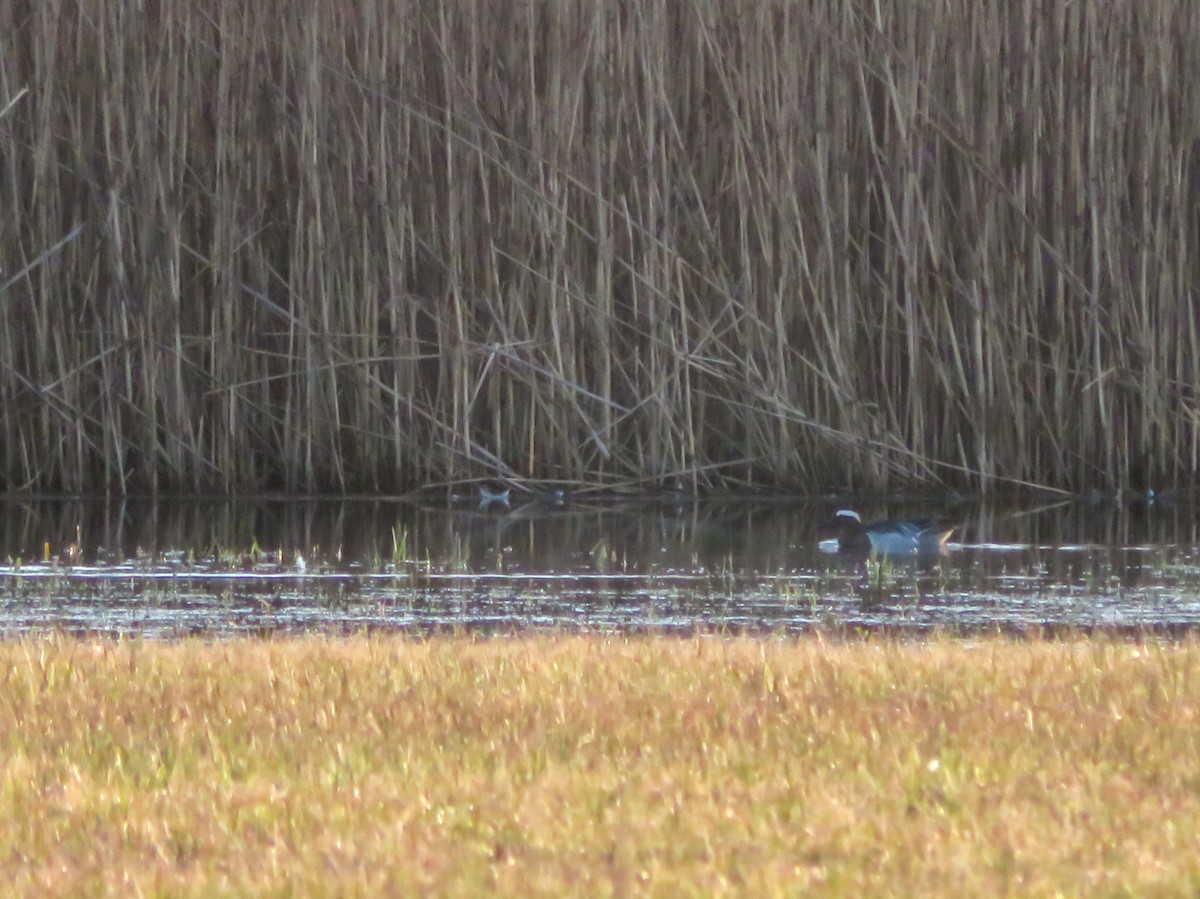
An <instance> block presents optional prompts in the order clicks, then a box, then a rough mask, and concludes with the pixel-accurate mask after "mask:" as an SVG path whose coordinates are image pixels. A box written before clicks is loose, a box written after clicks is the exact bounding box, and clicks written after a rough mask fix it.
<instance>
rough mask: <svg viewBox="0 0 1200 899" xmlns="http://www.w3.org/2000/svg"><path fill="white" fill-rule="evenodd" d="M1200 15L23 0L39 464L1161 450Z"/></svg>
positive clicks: (598, 461) (1198, 230)
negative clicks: (38, 0) (32, 0)
mask: <svg viewBox="0 0 1200 899" xmlns="http://www.w3.org/2000/svg"><path fill="white" fill-rule="evenodd" d="M1197 48H1200V7H1198V6H1197V5H1196V4H1195V3H1193V2H1190V0H1164V2H1160V3H1154V4H1146V3H1143V2H1140V0H1112V2H1106V3H1103V4H1087V3H1069V2H1066V0H1060V2H1050V3H1032V2H1015V3H1014V2H999V0H988V2H976V0H939V2H928V3H908V2H903V0H881V2H878V3H866V4H863V3H855V2H849V0H828V2H816V3H787V2H783V0H773V2H767V3H763V2H756V0H755V2H751V0H711V2H710V0H699V2H696V3H691V4H678V3H671V2H667V0H649V2H640V0H639V2H607V3H598V2H583V0H567V2H562V3H550V4H532V3H526V4H511V3H502V4H496V3H491V2H486V0H450V2H447V3H442V4H422V3H407V2H392V0H361V2H355V3H353V4H347V3H341V2H333V0H307V2H303V3H294V2H284V0H264V2H260V3H253V4H246V3H237V2H233V0H199V2H187V3H183V2H165V3H161V4H146V3H126V2H115V0H54V2H46V3H32V4H20V3H13V4H4V5H3V7H2V8H0V210H2V211H3V215H0V489H7V490H26V489H38V490H66V491H83V490H87V491H96V490H102V491H111V492H144V491H166V490H171V491H182V492H208V491H221V492H234V491H245V490H267V489H270V490H287V491H295V492H301V491H303V492H314V491H346V490H386V489H390V490H400V489H406V488H409V487H413V486H417V485H426V484H430V483H440V482H450V481H462V480H469V479H476V478H493V479H500V480H508V481H571V482H576V483H581V484H586V485H589V486H595V487H607V488H637V487H645V486H648V485H657V484H662V483H670V484H674V485H676V486H681V487H685V488H691V489H697V490H703V489H718V488H729V487H738V486H781V485H782V486H788V487H792V488H799V489H817V488H823V487H826V486H831V485H836V486H845V487H853V488H860V489H882V488H887V487H895V486H900V485H907V484H914V483H943V484H953V485H959V486H967V487H970V488H972V489H979V490H985V491H986V490H990V489H996V488H998V487H1001V486H1011V485H1013V484H1022V483H1024V484H1036V485H1041V486H1050V487H1058V488H1064V489H1083V488H1095V487H1098V488H1103V489H1111V488H1117V487H1134V488H1139V489H1140V488H1146V487H1156V488H1161V487H1162V486H1165V485H1170V484H1180V483H1190V481H1191V479H1192V478H1193V476H1194V474H1195V471H1196V468H1197V457H1198V454H1200V436H1198V428H1197V422H1198V420H1200V397H1198V395H1197V365H1198V364H1200V363H1198V362H1197V360H1198V359H1200V312H1198V311H1197V310H1198V304H1197V296H1196V286H1195V285H1196V284H1197V283H1200V266H1198V253H1200V250H1198V247H1200V224H1198V219H1197V216H1196V210H1195V196H1196V191H1197V190H1198V189H1200V188H1198V180H1200V142H1198V137H1200V96H1198V92H1200V50H1198V49H1197Z"/></svg>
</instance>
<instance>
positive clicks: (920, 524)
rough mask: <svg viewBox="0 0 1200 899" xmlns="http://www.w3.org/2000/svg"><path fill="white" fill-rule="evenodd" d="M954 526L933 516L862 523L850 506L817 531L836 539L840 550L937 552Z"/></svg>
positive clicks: (884, 553)
mask: <svg viewBox="0 0 1200 899" xmlns="http://www.w3.org/2000/svg"><path fill="white" fill-rule="evenodd" d="M953 533H954V527H953V526H951V525H947V524H945V523H943V522H940V521H936V520H934V519H932V518H919V519H911V520H896V519H887V520H885V521H872V522H871V523H869V524H863V520H862V517H861V516H860V515H859V514H858V513H857V512H855V511H853V510H851V509H838V511H837V512H835V513H834V515H833V520H832V521H830V522H828V523H827V524H825V525H823V526H822V527H821V528H820V529H819V531H818V534H819V536H820V538H821V542H825V541H826V540H836V541H837V548H838V549H839V550H844V551H845V550H848V551H864V550H866V551H870V552H876V553H880V554H883V555H901V554H912V553H935V552H940V551H941V550H942V548H943V547H944V546H945V545H946V541H947V540H949V539H950V535H951V534H953Z"/></svg>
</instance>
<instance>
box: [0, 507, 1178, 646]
mask: <svg viewBox="0 0 1200 899" xmlns="http://www.w3.org/2000/svg"><path fill="white" fill-rule="evenodd" d="M838 505H844V503H841V504H838ZM858 505H859V508H860V510H861V511H862V512H863V514H864V517H867V518H871V517H880V516H885V515H904V516H908V515H947V516H950V517H953V518H955V519H956V520H957V521H959V522H961V523H962V526H961V528H960V530H959V531H958V533H957V534H956V535H955V538H954V542H952V544H951V547H950V550H949V551H948V552H947V553H945V554H944V555H941V556H937V557H932V558H921V559H915V558H899V559H891V560H885V561H883V562H879V561H877V560H871V559H866V558H863V557H861V556H846V555H841V554H837V553H829V552H823V551H822V550H821V549H819V548H818V546H817V536H816V531H815V529H816V526H817V524H818V523H819V522H820V521H822V520H823V519H825V518H827V517H828V515H829V514H830V512H831V511H832V509H833V508H835V505H834V504H832V503H817V502H807V501H804V502H802V501H784V500H778V501H769V502H765V501H763V500H761V499H756V500H739V499H727V500H703V501H699V502H691V501H676V500H663V499H645V500H640V501H632V502H631V501H625V502H617V501H611V500H608V501H605V500H595V501H590V502H589V501H583V500H572V501H569V502H566V503H557V502H555V501H552V500H539V501H533V502H527V503H519V502H517V501H515V500H514V502H513V503H512V505H511V506H509V507H505V506H503V505H501V504H499V503H493V504H491V505H489V506H485V507H480V506H479V504H478V502H477V501H474V500H462V501H459V502H450V501H448V500H439V501H436V502H430V503H412V502H383V501H374V500H372V501H365V500H364V501H343V500H339V501H294V500H289V501H262V502H249V501H241V502H230V501H224V500H222V501H205V502H194V501H189V502H174V503H169V502H158V503H151V502H148V501H107V502H106V501H22V500H13V499H9V500H5V501H0V633H5V634H9V635H13V634H19V633H25V632H31V631H34V632H40V631H45V630H48V629H60V630H67V631H71V632H103V633H118V634H139V635H146V636H156V637H171V636H179V635H184V634H193V633H201V634H215V635H221V634H232V633H274V632H305V631H321V632H345V631H358V630H364V629H389V630H411V631H431V630H432V631H437V630H443V629H447V628H453V627H462V628H465V629H468V630H472V629H480V630H501V631H520V630H525V629H560V630H562V629H565V630H592V631H611V630H641V629H653V630H658V631H665V632H685V633H686V632H691V631H693V630H695V629H705V630H712V629H728V630H731V631H745V630H748V631H757V632H792V631H801V630H806V629H811V628H813V627H821V628H828V629H835V630H838V629H850V630H854V629H859V628H863V629H889V630H890V629H899V630H915V631H921V630H926V629H930V628H935V627H936V628H943V629H949V630H952V631H956V632H974V631H987V630H992V629H995V628H1000V629H1006V630H1007V629H1013V630H1024V629H1030V628H1039V627H1045V628H1050V629H1057V628H1069V629H1070V628H1083V629H1090V628H1095V627H1101V628H1109V629H1114V630H1124V629H1133V630H1137V629H1143V628H1144V629H1151V630H1167V631H1172V632H1176V631H1180V630H1185V631H1186V630H1190V629H1191V628H1193V627H1197V626H1200V514H1198V513H1200V510H1198V508H1197V506H1196V504H1195V503H1193V502H1190V501H1187V502H1184V501H1176V502H1163V501H1157V502H1153V503H1146V502H1144V501H1140V502H1137V503H1134V504H1128V503H1125V504H1122V503H1116V502H1108V503H1105V502H1093V503H1087V502H1083V501H1069V502H1048V503H1045V504H1042V505H1031V504H1029V503H1024V504H1015V503H989V504H982V503H973V502H960V503H958V504H956V505H952V506H948V505H934V504H923V503H920V502H907V503H903V504H900V503H894V504H890V505H889V504H884V503H869V502H863V503H860V504H858Z"/></svg>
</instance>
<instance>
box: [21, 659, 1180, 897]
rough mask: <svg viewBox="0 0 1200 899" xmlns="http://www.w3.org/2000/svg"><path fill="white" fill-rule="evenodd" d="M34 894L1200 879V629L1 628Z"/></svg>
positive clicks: (817, 887) (558, 891)
mask: <svg viewBox="0 0 1200 899" xmlns="http://www.w3.org/2000/svg"><path fill="white" fill-rule="evenodd" d="M0 679H2V689H0V758H2V759H3V766H2V768H0V770H2V772H3V773H2V775H0V776H2V778H3V781H2V783H0V874H2V875H3V877H4V882H5V883H6V884H7V885H8V886H9V887H13V888H16V889H17V890H19V891H20V892H22V893H24V894H26V895H79V894H82V893H90V892H96V891H99V890H100V889H101V888H102V887H107V888H108V889H110V890H111V891H113V892H118V893H121V894H122V895H128V894H131V893H135V892H137V893H155V892H160V893H169V894H171V895H213V894H214V893H216V892H223V891H224V892H232V893H238V894H244V893H256V894H268V893H276V894H282V893H302V894H306V895H321V894H335V893H336V894H338V895H348V894H349V895H354V894H357V895H379V894H381V893H383V892H385V891H386V892H390V893H391V894H393V895H415V894H418V893H421V894H429V893H431V892H438V893H447V892H448V893H454V894H459V895H482V894H489V895H490V894H501V895H530V894H534V895H570V894H574V895H588V896H595V895H610V894H628V893H630V892H633V893H649V894H655V895H692V894H697V895H698V894H703V895H713V894H718V895H720V894H735V893H736V894H739V895H760V896H769V895H783V894H795V893H797V892H800V891H813V892H816V893H822V892H828V893H831V894H835V895H948V894H950V893H964V894H968V895H977V894H996V893H1017V894H1020V895H1049V894H1054V893H1058V894H1060V895H1061V894H1066V895H1084V894H1087V895H1096V894H1110V895H1111V894H1123V893H1130V894H1140V895H1145V894H1147V893H1155V894H1158V895H1173V894H1177V895H1190V894H1192V893H1194V892H1195V890H1196V888H1197V887H1198V886H1200V863H1197V861H1196V860H1197V859H1200V791H1198V790H1197V778H1198V771H1200V767H1198V764H1200V763H1198V762H1197V759H1198V758H1200V745H1198V744H1200V719H1198V715H1200V649H1198V648H1197V646H1196V645H1195V644H1193V643H1183V644H1178V643H1169V644H1159V643H1150V644H1136V643H1109V642H1106V641H1104V640H1090V641H1079V642H1071V641H1068V642H1061V643H1060V642H1009V641H1005V640H999V639H996V640H985V641H982V642H979V643H975V644H963V643H954V642H946V643H940V642H934V643H932V644H926V645H917V644H903V643H892V642H851V643H846V644H826V643H823V642H821V641H820V640H818V639H816V638H813V639H805V640H801V641H783V642H771V641H760V640H717V639H704V638H699V639H689V640H679V641H673V640H653V639H616V638H601V637H536V638H520V639H515V638H514V639H503V640H496V641H484V642H473V641H471V640H468V639H462V638H447V639H434V640H431V641H429V642H415V641H412V640H408V639H402V638H371V639H352V640H344V641H340V640H336V641H335V640H320V639H300V640H288V641H281V642H270V641H247V642H229V643H219V644H215V645H206V644H201V643H180V644H169V645H155V644H143V643H126V644H114V643H111V642H103V641H101V642H91V641H75V640H69V639H57V640H50V641H36V642H35V641H30V642H5V643H3V644H0Z"/></svg>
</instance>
